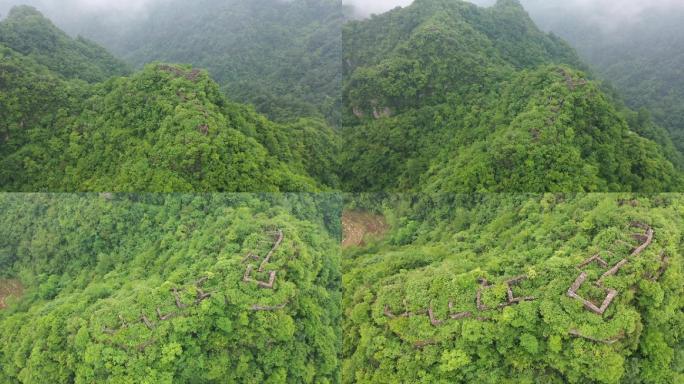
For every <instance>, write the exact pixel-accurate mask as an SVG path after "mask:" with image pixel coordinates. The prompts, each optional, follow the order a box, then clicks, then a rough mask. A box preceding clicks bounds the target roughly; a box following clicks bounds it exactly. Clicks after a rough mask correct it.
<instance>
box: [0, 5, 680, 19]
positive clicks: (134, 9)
mask: <svg viewBox="0 0 684 384" xmlns="http://www.w3.org/2000/svg"><path fill="white" fill-rule="evenodd" d="M163 1H165V0H0V12H2V13H3V14H4V13H6V12H7V10H8V9H9V8H10V7H11V6H12V5H16V4H24V3H28V4H32V5H34V6H36V7H37V8H39V9H40V10H41V11H43V12H45V13H46V14H48V15H52V16H57V17H58V18H63V19H69V18H71V17H76V14H84V13H86V14H88V13H91V14H92V13H95V14H105V13H111V14H117V15H122V14H127V15H131V14H135V13H138V12H143V11H144V9H145V7H146V6H147V5H149V4H150V3H153V2H163ZM342 1H343V2H344V3H346V4H351V5H354V6H355V7H356V8H358V9H360V10H361V13H363V14H370V13H381V12H384V11H387V10H389V9H392V8H394V7H396V6H406V5H409V4H410V3H412V0H342ZM471 1H472V2H474V3H477V4H480V5H490V4H492V3H494V2H495V1H496V0H471ZM521 2H522V3H523V4H524V5H525V6H527V7H529V8H537V9H540V8H557V9H574V10H581V11H586V12H589V14H593V15H595V16H596V17H598V18H612V19H624V18H631V17H635V16H636V15H638V14H639V13H640V12H641V11H643V10H644V9H646V8H665V7H671V6H684V0H521Z"/></svg>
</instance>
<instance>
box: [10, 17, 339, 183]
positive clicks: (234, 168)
mask: <svg viewBox="0 0 684 384" xmlns="http://www.w3.org/2000/svg"><path fill="white" fill-rule="evenodd" d="M28 11H29V10H27V9H24V8H16V9H15V11H14V12H13V15H15V16H13V17H12V18H10V19H8V20H13V19H14V18H17V17H18V16H16V15H17V14H21V12H28ZM31 12H35V11H31ZM31 14H32V15H33V13H31ZM34 16H35V17H38V16H39V14H38V15H34ZM44 22H45V23H49V22H47V21H44ZM3 23H6V22H3ZM40 25H42V24H40ZM50 27H52V26H51V25H50ZM33 28H38V27H37V26H33ZM52 28H54V27H52ZM27 33H28V32H27ZM35 33H36V35H37V36H40V34H39V33H38V32H35ZM60 33H61V32H60ZM39 40H40V38H39ZM62 48H63V47H61V46H60V47H58V53H59V54H57V55H56V56H55V57H59V56H60V55H61V54H68V49H66V48H64V49H66V51H64V52H63V51H61V49H62ZM0 55H1V56H2V59H3V61H2V64H1V65H2V67H1V68H2V71H1V72H0V81H1V82H0V87H2V90H3V92H2V93H0V100H1V101H3V102H2V104H0V115H1V117H2V122H1V123H0V124H1V125H0V132H2V137H1V139H2V144H3V145H2V147H0V155H2V157H1V159H0V164H1V165H2V167H1V170H0V186H1V189H2V190H6V191H39V190H47V191H115V192H116V191H157V192H161V191H167V192H171V191H175V192H179V191H313V190H320V189H326V188H330V187H335V186H337V184H338V181H337V178H336V176H335V174H334V172H335V169H336V168H337V166H336V163H337V156H338V155H337V151H338V142H337V136H336V135H335V133H334V132H333V131H332V129H331V128H330V127H329V126H328V125H327V124H326V123H325V121H324V120H323V119H322V118H300V119H296V120H293V121H292V122H289V123H282V124H276V123H273V122H271V121H268V120H267V119H266V118H264V117H262V116H261V115H258V114H257V113H255V112H254V110H253V109H252V108H251V107H245V106H242V105H238V104H234V103H231V102H229V101H227V99H226V98H225V96H223V95H222V94H221V92H220V91H219V88H218V85H217V84H216V83H215V82H213V81H212V80H211V79H209V76H208V75H207V73H206V72H205V71H200V70H198V69H193V68H191V67H188V66H175V65H166V64H151V65H149V66H147V67H146V68H145V69H144V70H142V71H140V72H138V73H136V74H134V75H131V76H130V77H114V78H111V79H110V80H108V81H105V82H102V83H98V84H94V85H89V84H86V83H84V82H83V81H80V80H67V79H64V78H63V76H61V75H60V74H58V73H56V72H54V71H52V70H50V68H48V67H46V66H45V65H42V64H40V58H34V55H28V56H27V55H22V54H21V53H19V52H17V51H15V50H13V49H11V48H6V47H4V46H2V45H0ZM48 64H49V63H48Z"/></svg>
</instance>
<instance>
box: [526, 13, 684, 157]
mask: <svg viewBox="0 0 684 384" xmlns="http://www.w3.org/2000/svg"><path fill="white" fill-rule="evenodd" d="M650 5H651V6H653V8H652V9H651V8H649V7H648V6H647V5H644V7H645V8H646V9H645V10H644V11H643V12H642V13H641V14H639V15H635V16H634V17H633V18H632V19H629V20H626V21H623V22H622V23H621V24H620V25H619V26H616V25H605V24H604V23H602V21H603V19H602V18H598V19H597V18H592V17H587V16H588V15H587V14H586V12H585V11H584V10H582V9H573V8H572V7H571V6H570V7H568V5H565V4H547V3H544V4H543V6H542V5H541V4H534V3H533V2H530V7H533V8H532V10H533V16H534V17H535V19H536V20H538V21H539V22H540V23H542V24H543V26H544V27H545V28H547V29H551V30H553V31H556V32H557V33H558V34H560V35H561V36H563V37H564V38H565V39H567V40H568V41H569V42H570V43H572V45H573V46H575V47H577V50H578V52H579V53H580V54H581V55H582V57H583V58H584V59H585V60H586V61H587V62H588V63H590V64H591V65H592V67H593V69H594V70H595V71H596V73H597V74H598V75H599V76H600V77H602V78H604V79H606V80H608V81H610V83H611V84H612V85H613V86H614V87H615V88H616V89H617V90H618V91H619V93H620V94H621V95H622V96H623V97H624V98H625V100H626V102H627V104H628V105H629V106H630V107H631V108H634V109H637V110H638V109H641V108H645V109H647V110H648V111H649V112H650V113H651V114H652V115H653V118H654V120H655V121H656V122H657V123H658V124H659V125H661V126H663V127H665V128H667V130H668V131H669V133H670V134H671V136H672V140H673V142H674V143H675V145H676V146H677V148H678V149H679V151H680V152H681V153H684V76H683V74H682V67H684V56H683V54H682V52H684V38H683V37H682V36H684V29H683V28H684V27H683V25H684V6H683V5H682V4H675V3H674V2H672V3H670V5H669V6H665V5H661V6H658V4H657V3H654V4H650ZM680 161H682V160H681V159H680Z"/></svg>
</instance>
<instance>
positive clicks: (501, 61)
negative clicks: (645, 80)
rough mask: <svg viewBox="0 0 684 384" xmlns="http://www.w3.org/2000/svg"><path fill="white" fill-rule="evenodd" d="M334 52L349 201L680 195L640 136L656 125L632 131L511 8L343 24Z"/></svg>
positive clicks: (443, 3)
mask: <svg viewBox="0 0 684 384" xmlns="http://www.w3.org/2000/svg"><path fill="white" fill-rule="evenodd" d="M343 44H344V72H345V79H344V105H345V120H344V125H345V129H344V131H343V136H344V138H345V144H344V148H345V152H344V153H343V156H344V159H343V167H342V169H343V174H342V177H343V179H344V180H345V181H346V185H347V188H349V189H350V190H355V191H366V190H373V191H380V190H400V191H405V190H428V191H433V192H444V191H458V192H472V191H502V192H503V191H509V192H510V191H521V192H522V191H525V192H532V191H539V192H541V191H629V190H635V191H665V190H675V189H681V188H683V184H682V172H681V170H679V169H676V167H675V166H674V165H673V164H672V163H671V162H670V161H669V160H668V159H667V158H666V157H665V155H664V154H663V153H664V152H665V151H664V150H663V149H662V148H661V147H660V146H659V145H658V144H656V143H655V142H653V141H651V140H649V139H647V138H645V137H642V136H640V135H639V133H642V132H648V131H649V129H651V128H652V123H651V122H650V121H649V120H648V119H643V120H639V119H631V120H630V121H628V118H630V116H631V115H629V114H628V113H627V111H624V110H623V109H622V108H621V107H620V106H619V104H616V103H615V102H614V101H613V99H612V98H610V97H609V96H606V95H605V94H604V93H603V91H602V88H601V87H600V85H599V84H597V83H595V82H594V81H593V80H592V79H591V77H590V76H587V75H586V74H585V73H583V72H581V70H582V69H584V66H583V65H582V64H581V62H580V60H579V59H578V57H577V55H576V54H575V52H574V51H573V50H572V48H570V47H569V46H568V45H567V44H566V43H564V42H563V41H562V40H560V39H559V38H557V37H555V36H553V35H547V34H544V33H542V32H541V31H539V29H537V27H536V26H535V25H534V23H533V22H532V21H531V19H530V18H529V16H528V15H527V13H526V12H525V11H524V9H523V8H522V7H521V6H520V4H519V3H518V2H517V1H515V0H500V1H498V2H497V4H496V5H495V6H492V7H489V8H480V7H477V6H475V5H473V4H471V3H467V2H462V1H447V0H417V1H415V2H414V3H413V4H412V5H411V6H409V7H406V8H403V9H398V10H393V11H390V12H388V13H385V14H382V15H379V16H376V17H373V18H371V19H369V20H363V21H357V22H352V23H350V24H348V25H347V26H346V27H345V29H344V33H343ZM639 124H641V125H639ZM359 169H363V170H365V171H364V172H357V171H356V170H359Z"/></svg>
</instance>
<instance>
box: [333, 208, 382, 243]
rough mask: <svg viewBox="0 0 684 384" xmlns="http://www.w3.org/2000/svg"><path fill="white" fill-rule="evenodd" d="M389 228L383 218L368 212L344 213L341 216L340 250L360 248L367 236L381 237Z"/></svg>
mask: <svg viewBox="0 0 684 384" xmlns="http://www.w3.org/2000/svg"><path fill="white" fill-rule="evenodd" d="M388 228H389V226H388V225H387V222H386V221H385V218H384V217H383V216H381V215H376V214H373V213H369V212H361V211H345V212H344V213H343V214H342V231H343V235H344V236H343V239H342V248H349V247H360V246H363V245H364V238H365V237H366V236H368V235H370V236H373V237H382V236H384V235H385V233H386V232H387V230H388Z"/></svg>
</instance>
